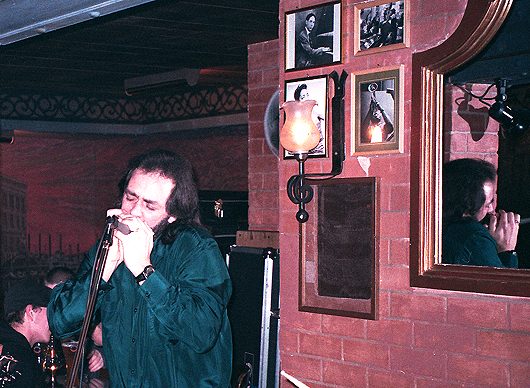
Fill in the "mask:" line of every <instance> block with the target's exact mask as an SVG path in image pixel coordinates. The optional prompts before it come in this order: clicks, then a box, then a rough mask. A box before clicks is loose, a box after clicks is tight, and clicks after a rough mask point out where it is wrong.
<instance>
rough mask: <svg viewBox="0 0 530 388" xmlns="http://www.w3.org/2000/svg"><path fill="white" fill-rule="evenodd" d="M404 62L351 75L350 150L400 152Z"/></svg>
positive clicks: (401, 150) (401, 147) (401, 142)
mask: <svg viewBox="0 0 530 388" xmlns="http://www.w3.org/2000/svg"><path fill="white" fill-rule="evenodd" d="M402 72H403V66H400V67H398V68H395V69H389V70H385V71H378V72H375V73H365V74H356V75H354V83H353V85H354V87H353V89H352V94H353V95H352V100H353V101H355V103H354V106H355V115H354V117H355V119H354V120H352V125H353V136H352V142H353V144H352V150H353V152H354V153H358V152H403V133H402V132H403V131H402V127H403V124H402V122H403V112H402V106H401V101H403V86H402V78H403V77H402V75H401V73H402Z"/></svg>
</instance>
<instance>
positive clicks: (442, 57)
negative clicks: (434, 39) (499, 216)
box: [410, 0, 530, 296]
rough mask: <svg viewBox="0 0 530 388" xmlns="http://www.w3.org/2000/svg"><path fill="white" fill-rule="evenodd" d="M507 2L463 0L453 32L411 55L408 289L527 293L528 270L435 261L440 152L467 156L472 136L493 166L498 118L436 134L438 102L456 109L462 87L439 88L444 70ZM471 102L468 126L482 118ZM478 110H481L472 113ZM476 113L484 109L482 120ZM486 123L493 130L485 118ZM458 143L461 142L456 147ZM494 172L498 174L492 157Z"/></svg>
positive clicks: (481, 42) (479, 44)
mask: <svg viewBox="0 0 530 388" xmlns="http://www.w3.org/2000/svg"><path fill="white" fill-rule="evenodd" d="M512 3H513V1H512V0H492V1H482V0H468V2H467V6H466V10H465V13H464V15H463V17H462V20H461V23H460V25H459V26H458V28H457V29H456V30H455V32H454V33H453V34H452V35H451V36H450V37H449V38H448V39H447V40H446V41H444V42H443V43H442V44H441V45H439V46H437V47H434V48H432V49H430V50H427V51H424V52H420V53H415V54H414V55H413V58H412V109H411V114H412V137H411V144H412V147H411V224H410V225H411V229H410V239H411V258H410V283H411V286H413V287H427V288H441V289H449V290H460V291H469V292H482V293H494V294H504V295H519V296H530V271H525V270H524V269H523V270H522V269H510V268H504V269H501V270H499V269H498V268H493V267H478V266H471V265H445V264H442V260H441V257H442V244H441V240H442V239H441V235H442V222H441V219H442V217H441V214H442V195H441V194H442V163H443V161H444V160H448V158H447V156H444V154H443V153H444V152H451V153H452V152H462V155H460V156H458V157H465V156H467V157H469V155H466V152H468V151H475V149H474V146H475V145H476V144H475V142H474V140H476V139H477V138H479V139H480V140H481V142H483V143H484V144H486V143H488V144H487V149H488V153H487V154H484V155H482V157H481V159H486V160H489V161H491V162H494V164H495V165H497V163H498V160H497V147H498V144H499V140H498V136H497V132H498V124H496V127H495V129H492V133H491V134H490V133H489V126H485V125H482V130H479V131H470V127H471V125H468V126H467V133H466V134H465V139H464V140H465V141H464V142H461V141H457V139H458V138H462V137H464V136H463V134H461V133H459V134H454V136H453V134H452V135H451V136H448V135H447V134H444V132H443V124H444V115H443V113H444V112H443V111H444V102H445V103H448V104H450V105H449V106H450V109H451V110H458V104H463V105H466V104H467V102H466V100H465V98H466V93H464V92H463V91H462V90H461V89H460V88H459V87H460V86H462V85H458V87H457V86H456V85H453V86H451V87H448V88H447V90H446V89H444V78H446V77H444V76H445V75H449V74H451V72H454V71H455V70H459V69H461V68H462V66H463V65H464V64H466V63H468V62H469V60H470V59H472V58H473V57H475V56H476V55H477V54H479V53H480V52H481V51H482V50H483V49H484V48H485V47H486V46H487V44H488V42H490V41H491V39H492V38H493V37H494V36H495V34H496V33H497V31H498V30H499V28H500V26H501V25H502V23H503V22H504V20H505V19H506V16H507V14H508V12H509V10H510V7H511V6H512ZM474 86H475V85H473V87H474ZM479 86H480V88H482V90H483V91H484V90H485V88H484V84H481V85H477V89H478V88H479ZM486 86H487V85H486ZM463 87H464V88H467V87H468V84H467V83H464V85H463ZM455 91H459V92H461V94H462V97H464V99H463V100H462V99H461V100H458V101H457V99H456V98H455V96H453V98H451V99H450V100H448V99H447V98H444V92H447V93H453V92H455ZM491 93H492V94H493V95H495V93H496V90H495V89H492V90H491ZM467 98H469V96H468V97H467ZM474 103H475V101H474V102H473V104H467V105H466V106H467V108H469V109H467V110H466V113H478V114H477V115H474V116H473V115H469V117H468V118H469V119H470V121H471V123H472V125H473V126H476V122H475V121H476V120H478V121H480V120H481V119H482V120H487V118H488V115H487V112H488V107H487V106H483V105H478V104H477V105H474ZM446 108H447V105H446ZM479 109H482V110H481V111H479V112H477V110H479ZM481 113H482V114H483V115H484V117H482V118H481V117H480V114H481ZM457 115H458V114H456V115H451V120H453V119H454V118H455V117H458V116H457ZM447 121H448V120H446V123H445V124H447ZM488 121H489V123H490V125H491V127H492V128H493V127H494V126H495V124H494V122H493V120H488ZM449 124H451V121H449ZM446 128H447V125H446ZM475 128H476V127H475ZM484 128H488V129H487V130H484ZM469 139H471V141H469ZM444 140H446V141H445V147H444ZM462 144H465V145H466V147H468V146H469V148H466V149H460V148H459V147H461V146H462ZM492 149H493V151H492ZM499 154H500V152H499ZM475 156H476V155H475ZM456 157H457V156H455V157H454V158H456ZM499 174H503V175H504V172H503V171H502V169H501V166H500V163H499ZM502 179H504V178H502ZM499 187H501V180H499ZM501 201H504V199H501V198H499V207H500V208H507V209H508V210H513V211H518V210H517V209H515V208H513V209H510V208H508V207H506V205H505V204H504V203H501Z"/></svg>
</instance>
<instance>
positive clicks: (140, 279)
mask: <svg viewBox="0 0 530 388" xmlns="http://www.w3.org/2000/svg"><path fill="white" fill-rule="evenodd" d="M153 272H155V267H153V266H152V265H148V266H146V267H145V268H144V270H143V271H142V273H141V274H140V275H138V276H136V277H135V278H134V280H136V283H138V284H140V282H143V281H144V280H146V279H147V278H148V277H149V276H151V274H152V273H153Z"/></svg>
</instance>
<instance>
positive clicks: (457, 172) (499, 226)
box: [442, 159, 521, 268]
mask: <svg viewBox="0 0 530 388" xmlns="http://www.w3.org/2000/svg"><path fill="white" fill-rule="evenodd" d="M442 181H443V211H442V213H443V215H442V262H443V263H444V264H464V265H479V266H490V267H510V268H517V266H518V259H517V254H516V253H515V245H516V244H517V234H518V232H519V221H520V218H521V217H520V216H519V215H518V214H514V213H511V212H505V211H503V210H500V211H499V213H498V214H496V213H495V207H496V190H497V189H496V187H497V171H496V169H495V167H494V166H493V165H492V164H491V163H489V162H486V161H484V160H478V159H457V160H453V161H451V162H448V163H445V164H444V166H443V173H442ZM487 216H488V217H489V219H488V217H487ZM481 222H485V223H486V225H483V224H482V223H481Z"/></svg>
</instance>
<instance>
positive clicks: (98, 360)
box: [88, 349, 105, 372]
mask: <svg viewBox="0 0 530 388" xmlns="http://www.w3.org/2000/svg"><path fill="white" fill-rule="evenodd" d="M104 366H105V360H104V359H103V356H102V355H101V353H100V351H99V350H97V349H94V350H92V351H91V352H90V353H89V354H88V370H89V371H90V372H97V371H98V370H100V369H101V368H103V367H104Z"/></svg>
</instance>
